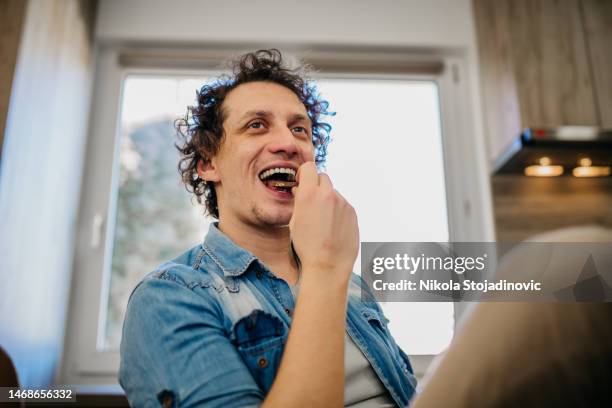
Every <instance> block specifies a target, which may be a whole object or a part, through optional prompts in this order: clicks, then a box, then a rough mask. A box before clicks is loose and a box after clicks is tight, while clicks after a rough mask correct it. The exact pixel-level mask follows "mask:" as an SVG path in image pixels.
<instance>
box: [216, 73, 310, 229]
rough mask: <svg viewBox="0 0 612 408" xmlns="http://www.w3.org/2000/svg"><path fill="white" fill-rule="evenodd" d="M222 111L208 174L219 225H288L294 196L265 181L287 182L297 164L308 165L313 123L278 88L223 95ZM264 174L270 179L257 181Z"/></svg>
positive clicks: (262, 85) (260, 85)
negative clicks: (233, 222) (218, 143)
mask: <svg viewBox="0 0 612 408" xmlns="http://www.w3.org/2000/svg"><path fill="white" fill-rule="evenodd" d="M223 110H224V112H225V121H224V123H223V129H224V132H225V135H224V138H223V141H222V143H221V147H220V149H219V152H218V154H217V155H216V156H215V157H214V158H213V159H212V161H211V165H210V166H209V168H210V170H209V171H208V175H209V176H212V178H213V180H212V181H214V182H215V189H216V193H217V202H218V205H219V217H220V219H221V221H222V222H223V220H224V219H229V218H235V219H237V220H239V221H241V222H244V223H248V224H251V225H256V226H284V225H287V224H288V223H289V220H290V219H291V215H292V213H293V195H292V194H291V190H290V189H283V188H275V187H274V186H273V185H274V183H271V182H270V181H269V180H270V179H283V178H291V175H289V174H291V173H292V172H293V174H295V172H297V169H298V167H299V166H300V164H302V163H304V162H305V161H309V160H310V161H312V160H313V155H314V147H313V145H312V124H311V122H310V119H309V118H308V114H307V112H306V108H305V106H304V105H303V104H302V103H301V102H300V100H299V99H298V97H297V96H296V95H295V94H294V93H293V92H292V91H291V90H289V89H288V88H286V87H284V86H282V85H279V84H276V83H273V82H250V83H246V84H242V85H239V86H238V87H236V88H235V89H234V90H232V91H231V92H230V93H229V94H228V95H227V97H226V99H225V101H224V102H223ZM271 169H281V170H280V172H279V171H278V170H271ZM275 173H276V174H275ZM278 173H281V174H278ZM282 173H284V174H282ZM266 175H267V176H269V177H270V179H268V181H265V180H266V179H265V177H264V180H262V176H266ZM207 178H208V179H210V177H207Z"/></svg>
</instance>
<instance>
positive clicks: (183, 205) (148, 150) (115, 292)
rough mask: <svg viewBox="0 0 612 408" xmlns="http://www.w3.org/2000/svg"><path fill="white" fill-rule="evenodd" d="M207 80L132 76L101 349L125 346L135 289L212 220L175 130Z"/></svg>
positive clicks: (126, 87) (123, 120)
mask: <svg viewBox="0 0 612 408" xmlns="http://www.w3.org/2000/svg"><path fill="white" fill-rule="evenodd" d="M206 80H207V78H206V77H202V78H185V77H177V76H174V77H172V76H151V75H131V76H128V77H127V78H126V79H125V81H124V84H123V98H122V103H121V114H120V134H121V136H120V137H121V140H120V154H119V183H118V186H117V192H116V201H115V208H114V214H115V217H114V218H115V219H114V225H115V228H114V239H113V245H112V248H113V249H112V256H111V259H112V261H111V271H110V274H109V275H107V276H108V280H109V281H108V282H105V284H107V285H108V288H109V290H108V293H107V296H106V299H105V303H106V306H105V310H103V311H102V314H101V325H102V327H104V330H101V331H100V335H101V338H100V339H99V341H98V342H99V346H98V349H101V350H104V351H108V350H118V349H119V342H120V340H121V327H122V323H123V318H124V316H125V308H126V305H127V302H128V298H129V295H130V293H131V291H132V289H133V288H134V286H136V284H137V283H138V282H139V281H140V280H141V279H142V277H143V276H144V274H145V273H146V272H149V271H152V270H154V269H155V268H156V267H157V266H158V265H159V264H161V263H162V262H164V261H167V260H169V259H171V258H174V257H175V256H176V255H178V254H180V253H181V252H183V251H185V250H187V249H188V248H191V247H192V246H194V245H195V244H197V243H198V242H200V241H201V240H202V237H203V236H204V234H205V233H206V231H207V230H208V224H209V223H210V221H212V219H210V218H208V217H205V216H204V215H203V212H204V211H203V207H201V206H199V205H198V204H197V202H196V201H195V200H192V199H191V194H190V193H189V192H187V190H185V187H184V186H183V184H182V183H181V182H180V177H179V175H178V172H177V164H178V160H179V154H178V151H177V150H176V148H175V147H174V143H175V142H177V139H176V137H175V133H176V132H175V131H174V127H173V125H174V120H175V119H177V118H178V117H179V116H181V115H184V114H185V111H186V107H187V106H188V105H193V103H194V99H195V91H196V89H199V88H200V86H201V85H202V83H204V82H205V81H206ZM112 210H113V209H111V211H112Z"/></svg>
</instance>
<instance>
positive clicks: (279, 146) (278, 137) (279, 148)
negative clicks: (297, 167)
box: [268, 129, 300, 157]
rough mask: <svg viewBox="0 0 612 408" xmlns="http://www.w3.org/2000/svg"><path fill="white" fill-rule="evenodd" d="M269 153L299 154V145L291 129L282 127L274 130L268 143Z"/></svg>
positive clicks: (290, 155)
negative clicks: (276, 130)
mask: <svg viewBox="0 0 612 408" xmlns="http://www.w3.org/2000/svg"><path fill="white" fill-rule="evenodd" d="M268 150H269V151H270V152H271V153H284V154H285V155H287V156H288V157H293V156H295V155H297V154H299V152H300V151H299V147H298V144H297V140H296V137H295V135H294V134H293V133H292V132H291V129H283V130H280V131H278V132H275V134H274V135H273V138H272V140H271V141H270V143H269V144H268Z"/></svg>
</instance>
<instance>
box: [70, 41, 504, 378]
mask: <svg viewBox="0 0 612 408" xmlns="http://www.w3.org/2000/svg"><path fill="white" fill-rule="evenodd" d="M136 51H137V52H136V53H134V52H133V50H131V51H130V50H128V51H126V50H125V49H121V48H119V47H113V46H108V47H103V48H100V49H99V50H98V55H97V66H96V67H97V69H96V78H95V84H94V93H93V96H92V98H93V100H92V109H91V115H90V127H89V129H90V131H89V134H90V137H89V140H88V146H87V152H86V154H87V156H86V157H87V160H86V163H87V164H86V166H85V169H84V178H83V188H82V193H81V207H80V212H79V219H78V224H77V245H76V250H75V259H74V264H73V266H74V269H73V272H74V273H73V282H72V288H71V299H70V307H69V316H68V325H67V330H66V341H65V346H64V353H63V359H62V364H61V369H60V373H59V377H58V383H60V384H74V385H101V384H117V373H118V368H119V353H118V352H111V351H107V352H99V351H97V347H96V345H97V340H98V332H99V330H101V329H103V327H99V326H101V325H102V324H104V321H105V319H103V318H102V317H103V316H101V313H105V311H106V304H105V303H104V305H102V303H103V302H104V301H105V300H106V297H107V292H108V287H107V286H108V283H109V279H108V274H110V269H111V268H110V265H111V256H112V250H113V238H114V220H115V203H116V194H117V186H118V183H117V180H118V173H119V171H118V169H119V164H118V163H119V161H118V160H116V159H117V157H118V155H119V148H120V143H119V142H120V140H119V138H120V136H121V132H120V129H119V125H120V123H119V120H120V103H121V100H122V98H121V96H122V86H123V83H124V79H125V78H126V76H127V75H129V74H152V75H155V74H158V75H159V74H163V75H168V74H173V73H174V74H178V75H186V76H199V75H203V72H202V71H203V69H206V72H207V73H209V72H210V71H211V70H215V68H216V67H218V64H219V62H221V61H222V60H223V59H225V58H227V57H228V56H230V55H235V54H236V53H237V51H236V50H232V52H231V53H230V52H227V51H223V52H221V51H219V50H218V49H217V50H209V51H208V52H205V53H204V54H205V55H204V56H202V55H199V54H198V52H201V49H200V50H199V51H194V52H187V53H182V54H180V55H183V56H184V55H188V56H189V57H187V58H182V59H181V58H175V57H176V55H178V54H176V53H177V52H180V50H179V51H177V50H165V51H164V50H161V51H160V50H159V49H156V50H154V51H153V52H151V51H150V50H142V49H137V50H136ZM374 54H375V53H374ZM374 54H372V53H371V54H370V55H368V53H367V52H366V53H361V54H360V53H355V52H351V53H350V56H351V58H353V59H354V58H358V59H359V58H363V59H364V60H365V61H368V58H369V61H370V62H372V61H375V58H376V55H374ZM126 55H127V57H126ZM134 55H136V57H135V58H134V57H133V56H134ZM151 55H153V56H154V57H151ZM294 55H304V54H303V53H301V52H299V50H298V51H296V52H295V54H294ZM309 55H310V54H309ZM309 55H305V57H306V58H307V59H308V57H309ZM324 55H325V56H324V57H323V58H322V59H320V60H321V61H324V62H325V61H329V62H331V64H330V66H332V67H333V65H334V62H337V61H338V60H337V57H336V56H337V55H343V54H342V53H341V52H337V53H333V52H332V53H330V52H327V53H325V54H324ZM355 55H357V57H355ZM130 56H132V57H130ZM393 57H394V58H395V59H396V60H399V61H400V62H402V61H404V60H405V62H408V63H409V62H410V61H416V63H415V64H414V66H415V67H416V68H415V71H418V66H419V64H421V66H422V65H423V64H422V62H423V61H424V60H425V61H434V62H438V63H439V64H440V66H441V67H443V69H442V70H441V72H439V73H436V74H432V73H429V74H419V73H418V72H408V73H402V72H401V69H400V70H397V69H396V70H395V71H394V72H392V73H389V72H386V73H385V72H382V70H380V72H379V73H350V72H346V71H342V72H343V73H342V74H337V73H336V74H334V73H331V72H330V73H329V74H328V73H325V71H322V73H321V74H320V76H321V77H323V78H333V77H339V76H340V77H344V78H347V77H350V78H358V77H360V78H368V79H372V78H376V77H382V78H387V79H389V78H400V79H416V80H428V81H433V82H435V83H436V84H437V86H438V92H439V98H440V109H441V115H440V118H441V122H442V123H441V131H442V146H443V150H444V166H445V173H444V174H445V183H446V186H445V187H446V197H447V212H448V222H449V238H450V241H452V242H453V241H454V242H461V241H493V235H492V232H493V227H492V225H493V221H492V217H491V208H490V192H489V186H488V173H487V167H486V162H485V160H486V159H485V154H484V147H482V141H481V140H480V139H479V138H478V137H477V134H478V133H477V132H476V125H475V123H474V115H473V112H472V110H471V107H472V105H473V104H472V101H473V100H474V95H472V94H471V93H470V88H469V84H468V75H467V69H466V66H467V60H468V59H467V57H466V56H464V55H460V53H452V54H448V53H445V52H442V51H441V52H440V53H433V54H432V53H431V52H430V53H427V54H426V55H419V53H418V52H414V51H403V52H401V53H399V52H395V54H394V55H393ZM177 61H178V62H177ZM177 65H180V66H181V67H177ZM400 65H401V64H400ZM425 65H427V64H425ZM430 65H431V64H430ZM339 66H341V67H344V68H343V69H344V70H345V69H346V67H347V66H348V67H350V66H351V65H350V63H346V62H345V63H344V64H339ZM365 66H366V67H368V66H369V67H372V66H374V67H375V66H376V64H371V63H370V64H369V65H368V64H365ZM383 68H384V64H383ZM375 70H376V68H375ZM109 135H112V136H110V137H111V138H112V139H111V140H109ZM107 220H110V221H111V222H107ZM101 306H102V307H101ZM462 306H463V305H461V304H455V316H456V317H457V316H458V314H460V313H461V310H462V309H463V307H462ZM456 320H457V319H456ZM410 357H411V361H412V363H413V365H414V368H415V373H416V374H417V376H418V377H420V376H422V375H423V374H424V372H425V370H426V368H427V366H428V365H429V363H430V362H431V359H432V358H433V357H434V356H426V355H415V356H410Z"/></svg>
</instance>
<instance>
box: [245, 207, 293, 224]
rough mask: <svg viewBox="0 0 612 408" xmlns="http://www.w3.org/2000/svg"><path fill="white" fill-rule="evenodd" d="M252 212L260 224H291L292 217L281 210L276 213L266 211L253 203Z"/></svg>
mask: <svg viewBox="0 0 612 408" xmlns="http://www.w3.org/2000/svg"><path fill="white" fill-rule="evenodd" d="M251 213H252V214H253V216H254V217H255V219H256V220H257V221H258V223H259V224H262V225H264V226H266V227H270V228H279V227H286V226H288V225H289V220H290V219H291V217H290V216H287V215H286V214H283V213H280V212H277V213H276V214H274V215H273V214H269V213H266V212H265V211H264V210H263V209H262V208H260V207H259V206H257V204H253V206H252V207H251Z"/></svg>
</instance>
